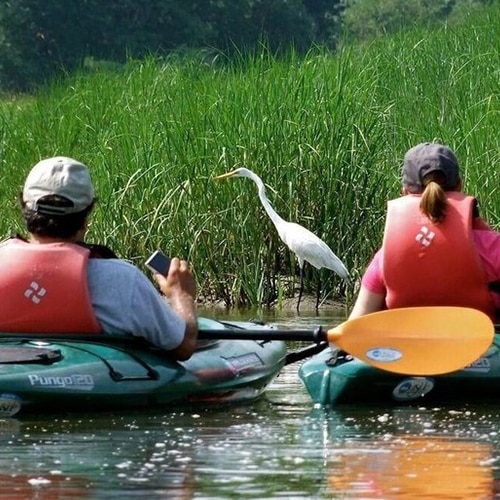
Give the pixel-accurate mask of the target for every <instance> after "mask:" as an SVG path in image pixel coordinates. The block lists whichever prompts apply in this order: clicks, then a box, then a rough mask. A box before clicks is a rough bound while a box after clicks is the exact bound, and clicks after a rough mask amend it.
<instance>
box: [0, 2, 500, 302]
mask: <svg viewBox="0 0 500 500" xmlns="http://www.w3.org/2000/svg"><path fill="white" fill-rule="evenodd" d="M497 33H498V35H497ZM499 37H500V16H499V15H498V9H492V10H491V12H490V14H489V15H488V16H485V15H484V14H483V15H482V16H480V17H472V18H470V19H469V20H468V22H467V24H464V25H461V26H455V27H454V28H453V29H452V28H450V27H444V28H440V29H437V30H434V31H422V30H415V31H411V32H407V33H401V34H399V35H397V36H394V37H390V38H381V39H379V40H376V41H374V42H372V43H371V44H368V45H364V46H349V47H344V48H343V49H341V50H340V51H339V52H338V53H337V54H335V55H332V54H330V53H328V52H327V51H324V50H322V49H321V48H317V49H313V50H311V51H310V52H309V53H308V54H307V55H306V56H302V57H300V56H298V55H296V54H293V53H290V54H289V55H288V56H287V57H285V58H282V59H277V58H275V57H273V56H272V55H271V54H269V53H268V52H267V51H266V50H265V49H264V48H263V49H262V51H261V52H259V53H256V54H248V55H247V54H240V57H239V58H237V59H236V60H233V61H226V60H223V57H222V55H221V54H208V55H207V54H205V55H199V56H193V57H188V58H175V57H172V58H171V59H163V60H159V59H156V58H153V57H151V58H148V59H146V60H142V61H130V62H129V63H128V64H127V65H126V66H125V67H123V68H121V69H119V70H116V69H115V70H104V69H103V70H98V71H95V72H93V73H86V74H83V73H82V74H79V75H76V76H75V75H73V76H68V78H67V79H65V80H62V81H58V82H54V83H53V84H52V85H51V86H50V87H48V88H46V89H44V90H41V91H40V92H39V93H37V94H36V95H34V96H31V97H19V98H16V99H11V100H9V101H6V102H4V103H3V104H1V105H0V147H1V149H0V159H1V166H2V186H3V187H2V196H1V198H0V199H1V203H2V208H3V217H2V218H1V220H0V234H1V236H2V237H6V236H8V235H9V234H10V233H12V232H15V231H20V232H22V231H23V228H22V224H21V220H20V218H19V213H18V209H17V195H18V192H19V190H20V188H21V186H22V183H23V180H24V177H25V175H26V173H27V172H28V170H29V169H30V168H31V166H32V165H33V164H34V163H36V162H37V161H38V160H39V159H40V158H43V157H48V156H53V155H67V156H72V157H74V158H77V159H79V160H81V161H83V162H85V163H86V164H87V165H88V166H89V167H90V168H91V172H92V175H93V178H94V181H95V185H96V188H97V192H98V197H99V201H98V205H97V209H96V211H95V214H94V216H93V219H92V224H91V227H90V231H89V237H88V239H89V241H95V242H97V241H98V242H102V243H105V244H108V245H109V246H111V247H113V248H114V249H115V251H116V252H117V253H118V254H119V255H120V256H121V257H124V258H127V259H130V260H132V261H133V262H135V263H137V264H138V265H142V263H143V261H144V260H145V258H146V257H147V256H148V255H149V253H151V252H152V251H153V250H155V249H156V248H162V249H164V251H165V252H166V253H168V254H170V255H179V256H182V257H183V258H186V259H188V260H189V261H191V263H192V265H193V268H194V270H195V274H196V279H197V282H198V288H199V292H200V297H201V298H203V299H205V300H209V301H222V302H223V303H225V304H226V305H228V306H233V305H238V306H243V305H254V306H255V305H259V304H274V305H277V306H278V307H279V306H280V305H282V304H283V301H284V300H285V299H286V298H287V297H290V296H293V294H294V290H295V289H296V287H298V268H297V266H296V262H295V259H294V256H293V255H291V254H290V252H289V251H288V250H287V249H286V248H285V247H284V246H283V244H282V243H281V241H280V240H279V238H278V235H277V233H276V231H275V229H274V227H273V226H272V224H271V222H270V221H269V220H268V218H267V216H266V215H265V213H264V211H263V209H262V207H261V205H260V203H259V200H258V198H257V193H256V189H255V185H254V184H253V183H252V182H250V181H248V180H244V179H236V180H227V181H214V180H213V177H214V176H216V175H218V174H221V173H224V172H227V171H229V170H232V169H234V168H237V167H240V166H246V167H248V168H250V169H251V170H253V171H255V172H256V173H257V174H258V175H259V176H260V177H262V179H263V181H264V182H265V183H266V185H267V186H268V187H267V194H268V197H269V198H270V200H271V202H272V204H273V206H274V208H275V209H276V210H277V211H278V213H279V214H280V215H281V216H282V217H284V218H285V219H288V220H293V221H295V222H298V223H300V224H302V225H304V226H306V227H308V228H309V229H310V230H312V231H313V232H315V233H316V234H317V235H318V236H320V237H321V238H323V239H324V240H325V241H326V242H327V243H328V244H329V245H330V246H331V248H332V249H333V251H334V252H335V253H336V254H337V255H338V256H339V257H341V258H342V259H343V261H344V262H345V264H346V265H347V267H348V269H350V271H351V273H352V283H350V284H346V283H343V282H341V280H340V279H339V278H338V277H337V276H335V275H334V274H333V273H332V272H330V271H325V270H322V271H320V272H317V271H313V270H312V268H311V267H310V266H307V265H306V280H307V281H306V285H307V287H308V290H309V292H311V293H315V290H316V287H317V283H318V280H320V283H321V290H322V292H321V293H322V297H324V298H328V299H332V300H335V301H340V302H343V303H345V304H349V302H350V300H351V299H352V297H353V294H354V293H355V291H356V287H357V283H358V281H359V277H360V275H361V273H362V272H363V269H364V267H365V265H366V262H367V261H368V259H369V258H370V256H371V255H372V253H373V252H374V250H375V249H376V248H377V247H378V246H379V244H380V242H381V236H382V231H383V220H384V210H385V204H386V200H387V199H388V198H391V197H395V196H397V195H398V193H399V189H400V178H399V174H400V165H401V160H402V157H403V155H404V153H405V151H406V150H407V149H408V148H409V147H411V146H412V145H414V144H417V143H419V142H423V141H438V142H442V143H445V144H448V145H450V146H451V147H452V148H453V149H454V150H455V152H456V153H457V156H458V158H459V160H460V162H461V165H462V172H463V177H464V180H465V186H466V189H467V191H468V192H469V193H471V194H474V195H476V196H478V197H479V199H480V201H481V207H482V211H483V214H484V215H485V216H486V217H487V219H488V220H489V221H490V223H491V224H492V225H493V226H496V227H500V194H499V186H500V184H499V176H500V173H499V172H500V169H498V161H499V155H500V139H499V134H498V130H499V125H500V116H499V112H500V104H499V95H500V90H499V83H498V82H499V81H500V80H499V73H498V71H499V70H498V68H500V52H499V51H498V50H497V47H496V43H495V42H494V41H495V40H497V39H498V38H499Z"/></svg>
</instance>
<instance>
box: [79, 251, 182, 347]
mask: <svg viewBox="0 0 500 500" xmlns="http://www.w3.org/2000/svg"><path fill="white" fill-rule="evenodd" d="M87 275H88V285H89V292H90V299H91V302H92V306H93V307H94V311H95V314H96V316H97V320H98V321H99V323H100V324H101V326H102V328H103V329H104V331H105V332H106V333H108V334H110V335H124V334H126V335H130V334H132V335H136V336H138V337H144V338H145V339H147V340H148V341H149V342H151V343H152V344H154V345H156V346H158V347H162V348H163V349H166V350H171V349H175V348H176V347H178V346H179V345H180V343H181V342H182V340H183V338H184V332H185V330H186V323H185V321H184V320H183V319H182V318H180V317H179V316H178V315H177V314H176V313H175V312H174V311H173V310H172V309H171V308H170V306H169V305H168V303H167V301H166V299H165V298H164V297H162V296H161V295H160V293H159V292H158V291H157V289H156V288H155V286H154V285H153V283H152V282H151V281H150V280H149V279H148V278H147V277H146V275H145V274H144V273H142V272H141V271H140V270H139V269H138V268H137V267H135V266H134V265H132V264H130V263H128V262H126V261H123V260H120V259H89V262H88V268H87Z"/></svg>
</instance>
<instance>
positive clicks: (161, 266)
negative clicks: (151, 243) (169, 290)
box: [146, 250, 170, 276]
mask: <svg viewBox="0 0 500 500" xmlns="http://www.w3.org/2000/svg"><path fill="white" fill-rule="evenodd" d="M146 267H147V268H148V269H150V270H151V271H153V272H154V273H158V274H162V275H163V276H166V275H167V274H168V269H169V268H170V259H169V258H168V257H167V256H166V255H164V254H163V253H161V252H160V250H156V252H154V253H153V254H152V255H151V256H150V257H149V258H148V260H147V261H146Z"/></svg>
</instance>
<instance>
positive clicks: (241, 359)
mask: <svg viewBox="0 0 500 500" xmlns="http://www.w3.org/2000/svg"><path fill="white" fill-rule="evenodd" d="M222 359H224V361H226V362H227V363H229V365H230V366H231V368H232V370H233V371H234V372H235V373H237V372H239V371H241V370H244V369H245V368H249V367H251V366H262V365H263V364H264V362H263V361H262V359H260V357H259V356H258V354H257V353H255V352H249V353H247V354H242V355H241V356H232V357H230V358H224V357H223V358H222Z"/></svg>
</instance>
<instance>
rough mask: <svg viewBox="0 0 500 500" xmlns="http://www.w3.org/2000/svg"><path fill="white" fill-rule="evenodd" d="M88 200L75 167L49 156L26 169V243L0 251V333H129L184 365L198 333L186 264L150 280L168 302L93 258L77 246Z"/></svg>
mask: <svg viewBox="0 0 500 500" xmlns="http://www.w3.org/2000/svg"><path fill="white" fill-rule="evenodd" d="M94 200H95V194H94V188H93V185H92V181H91V179H90V175H89V172H88V169H87V167H86V166H85V165H84V164H82V163H80V162H79V161H76V160H73V159H72V158H67V157H55V158H48V159H45V160H42V161H40V162H39V163H37V164H36V165H35V166H34V167H33V169H32V170H31V172H30V173H29V175H28V177H27V178H26V182H25V185H24V189H23V192H22V194H21V207H22V212H23V216H24V220H25V223H26V227H27V230H28V232H29V238H28V240H24V239H22V238H19V237H17V238H11V239H9V240H7V241H5V242H4V243H2V244H1V245H0V256H1V257H0V267H1V270H0V271H1V272H0V286H1V287H2V300H1V301H0V330H1V331H5V332H40V333H85V334H89V333H94V334H111V335H130V334H132V335H137V336H142V337H144V338H145V339H147V340H148V341H150V342H151V343H152V344H154V345H156V346H158V347H161V348H163V349H165V350H168V351H171V352H172V354H173V355H174V356H175V357H177V358H178V359H187V358H189V357H190V356H191V354H192V353H193V351H194V349H195V346H196V339H197V334H198V327H197V320H196V309H195V282H194V278H193V276H192V274H191V272H190V271H189V268H188V264H187V262H185V261H183V260H180V259H178V258H173V259H172V261H171V265H170V269H169V271H168V274H167V275H166V276H162V275H159V274H156V275H155V279H156V281H157V282H158V285H159V287H160V290H161V291H162V293H163V294H164V295H165V297H166V299H167V300H168V302H167V300H165V298H164V297H162V296H161V295H160V294H159V293H158V291H157V290H156V288H155V287H154V286H153V284H152V283H151V282H150V281H149V279H148V278H147V277H146V276H145V275H144V274H143V273H142V272H141V271H140V270H139V269H138V268H137V267H135V266H133V265H132V264H130V263H128V262H126V261H123V260H120V259H117V258H94V257H97V256H96V255H94V254H95V253H96V252H91V248H89V246H88V245H85V244H84V243H82V242H83V239H84V236H85V233H86V230H87V223H88V218H89V215H90V213H91V211H92V208H93V206H94ZM97 253H98V254H101V255H100V256H101V257H102V256H103V255H102V253H103V252H101V251H98V252H97Z"/></svg>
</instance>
